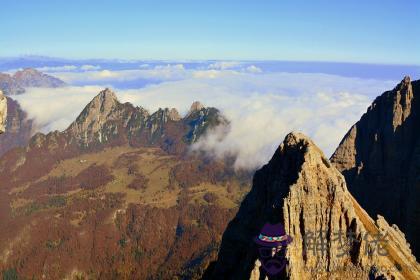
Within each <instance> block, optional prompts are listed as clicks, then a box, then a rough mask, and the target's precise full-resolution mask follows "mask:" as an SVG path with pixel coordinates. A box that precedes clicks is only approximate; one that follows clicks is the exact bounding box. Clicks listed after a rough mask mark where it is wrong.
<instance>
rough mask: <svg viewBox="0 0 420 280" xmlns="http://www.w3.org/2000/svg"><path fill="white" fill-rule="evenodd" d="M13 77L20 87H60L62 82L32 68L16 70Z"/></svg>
mask: <svg viewBox="0 0 420 280" xmlns="http://www.w3.org/2000/svg"><path fill="white" fill-rule="evenodd" d="M13 79H14V80H15V81H16V82H17V84H19V85H20V86H21V87H24V88H25V87H60V86H63V85H64V82H63V81H61V80H60V79H57V78H55V77H52V76H49V75H47V74H44V73H42V72H40V71H38V70H36V69H33V68H25V69H23V70H20V71H17V72H16V73H15V74H14V75H13Z"/></svg>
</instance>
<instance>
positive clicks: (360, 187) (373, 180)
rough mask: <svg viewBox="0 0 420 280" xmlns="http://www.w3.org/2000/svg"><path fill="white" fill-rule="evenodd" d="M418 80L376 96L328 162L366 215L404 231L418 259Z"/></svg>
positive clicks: (406, 82) (419, 193)
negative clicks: (379, 218)
mask: <svg viewBox="0 0 420 280" xmlns="http://www.w3.org/2000/svg"><path fill="white" fill-rule="evenodd" d="M419 98H420V81H414V82H411V80H410V78H409V77H404V79H403V80H402V81H401V83H399V84H398V85H397V86H396V87H395V88H394V89H393V90H391V91H387V92H385V93H383V94H382V95H381V96H379V97H377V98H376V100H375V101H374V102H373V103H372V105H371V106H370V107H369V108H368V110H367V112H366V113H365V114H364V115H363V116H362V118H361V119H360V121H358V122H357V123H356V124H355V125H354V126H353V127H352V128H351V129H350V130H349V132H348V133H347V134H346V135H345V137H344V138H343V140H342V141H341V143H340V145H339V147H338V148H337V150H336V151H335V153H334V154H333V155H332V157H331V162H332V163H333V164H334V165H335V166H336V167H337V169H338V170H340V171H341V172H342V173H343V175H344V176H345V178H346V181H347V185H348V186H349V190H350V192H351V193H352V194H353V195H354V196H355V198H356V199H357V201H358V202H359V203H360V204H361V205H362V207H363V208H364V209H366V211H367V212H368V213H369V214H370V215H371V216H375V215H382V216H384V217H385V218H386V219H387V220H388V221H389V222H390V223H395V224H397V225H398V227H399V228H400V229H401V230H402V231H403V232H405V233H406V235H407V240H408V241H409V242H410V244H411V246H412V249H413V252H414V254H415V255H416V256H417V257H419V256H420V239H419V237H420V219H419V216H420V176H419V175H420V130H419V127H420V101H419Z"/></svg>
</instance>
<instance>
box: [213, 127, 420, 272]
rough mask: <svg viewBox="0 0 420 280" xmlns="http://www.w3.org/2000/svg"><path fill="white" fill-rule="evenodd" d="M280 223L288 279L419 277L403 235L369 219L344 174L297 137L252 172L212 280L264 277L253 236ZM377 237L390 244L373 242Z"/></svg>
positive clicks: (290, 136) (305, 138)
mask: <svg viewBox="0 0 420 280" xmlns="http://www.w3.org/2000/svg"><path fill="white" fill-rule="evenodd" d="M279 222H280V223H282V224H284V226H285V230H286V233H287V234H288V235H290V236H292V238H293V241H292V243H291V244H289V246H288V250H287V253H286V258H287V260H288V262H289V265H288V267H287V269H286V271H285V272H286V274H287V275H284V277H285V278H289V279H296V280H297V279H348V278H354V279H369V277H375V276H377V277H379V276H380V277H384V278H386V279H418V278H419V277H420V274H419V273H420V268H419V265H418V263H417V262H416V260H415V258H414V257H413V256H412V255H411V252H410V249H409V245H408V244H407V242H406V241H405V238H404V235H403V234H402V233H401V232H400V231H399V230H398V228H396V227H395V226H393V227H390V226H389V225H388V223H387V222H386V221H385V220H384V219H383V218H382V217H379V218H378V220H377V221H376V222H375V221H374V220H373V219H372V218H371V217H369V215H368V214H367V213H366V212H365V211H364V210H363V209H362V208H361V207H360V205H359V204H358V203H357V201H356V200H355V199H354V198H353V197H352V195H351V194H350V193H349V192H348V190H347V187H346V183H345V179H344V177H343V175H342V174H341V173H340V172H339V171H338V170H337V169H336V168H335V167H334V166H333V165H331V164H330V162H329V161H328V159H327V158H325V156H324V155H323V153H322V152H321V151H320V149H319V148H318V147H317V146H315V145H314V143H313V142H312V141H311V140H310V139H308V138H307V137H305V136H304V135H302V134H299V133H291V134H289V135H287V136H286V138H285V140H284V142H283V143H282V144H281V146H280V147H279V148H278V150H277V151H276V152H275V154H274V156H273V158H272V159H271V160H270V162H269V163H268V164H267V165H265V166H264V167H263V168H262V169H260V170H258V171H257V172H256V173H255V176H254V180H253V187H252V190H251V191H250V193H249V194H248V195H247V196H246V198H245V199H244V201H243V202H242V204H241V207H240V209H239V212H238V213H237V215H236V217H235V218H234V219H233V220H232V221H231V222H230V223H229V225H228V227H227V229H226V231H225V233H224V235H223V240H222V245H221V248H220V251H219V256H218V261H217V263H216V264H215V265H213V266H211V267H210V268H209V270H212V271H207V274H206V275H207V276H209V275H210V277H208V278H210V279H253V278H252V277H254V278H255V277H260V276H261V275H260V272H261V273H264V272H263V271H260V269H259V267H260V265H261V264H260V263H259V261H257V258H258V255H257V248H256V245H255V244H254V241H253V240H254V237H255V236H257V235H258V234H259V231H260V229H261V227H262V226H263V225H264V224H265V223H271V224H274V223H279ZM311 234H314V235H313V236H314V239H313V240H312V242H315V243H312V244H311V243H308V236H310V235H311ZM320 234H321V235H320ZM376 236H381V237H384V238H385V237H386V241H385V239H383V240H381V241H380V242H379V243H374V242H372V239H374V240H378V239H375V237H376ZM309 241H310V240H309ZM379 244H381V245H379ZM311 245H312V246H311ZM381 250H382V251H381ZM392 277H394V278H392ZM260 279H262V278H260ZM273 279H278V278H276V277H274V278H273Z"/></svg>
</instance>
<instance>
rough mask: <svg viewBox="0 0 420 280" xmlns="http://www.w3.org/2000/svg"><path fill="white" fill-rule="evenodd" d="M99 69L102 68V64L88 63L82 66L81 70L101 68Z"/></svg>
mask: <svg viewBox="0 0 420 280" xmlns="http://www.w3.org/2000/svg"><path fill="white" fill-rule="evenodd" d="M99 69H101V66H99V65H89V64H86V65H82V66H80V70H83V71H92V70H99Z"/></svg>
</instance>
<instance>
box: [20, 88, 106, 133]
mask: <svg viewBox="0 0 420 280" xmlns="http://www.w3.org/2000/svg"><path fill="white" fill-rule="evenodd" d="M102 89H103V88H101V87H96V86H85V87H61V88H55V89H51V88H28V89H27V90H26V93H25V94H22V95H16V96H13V98H14V99H16V100H17V101H18V102H19V103H20V104H21V106H22V108H23V109H24V110H25V111H26V112H28V117H29V118H33V119H35V124H36V126H37V127H39V129H40V130H41V131H42V132H49V131H53V130H64V129H66V128H67V127H68V126H69V124H70V123H71V122H72V121H74V120H75V119H76V117H77V116H78V115H79V114H80V112H81V111H82V110H83V108H84V107H85V106H86V105H87V104H88V103H89V102H90V101H91V100H92V98H93V97H94V96H95V95H97V94H98V93H99V91H101V90H102Z"/></svg>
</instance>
